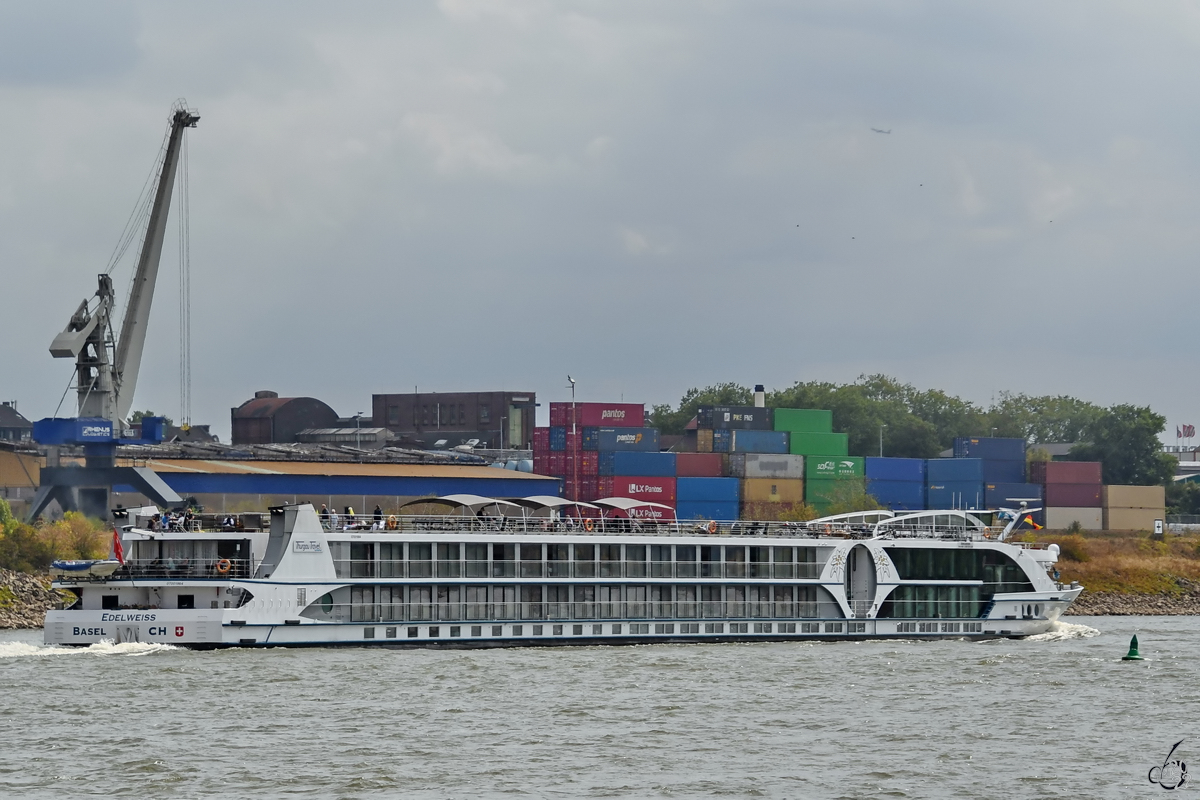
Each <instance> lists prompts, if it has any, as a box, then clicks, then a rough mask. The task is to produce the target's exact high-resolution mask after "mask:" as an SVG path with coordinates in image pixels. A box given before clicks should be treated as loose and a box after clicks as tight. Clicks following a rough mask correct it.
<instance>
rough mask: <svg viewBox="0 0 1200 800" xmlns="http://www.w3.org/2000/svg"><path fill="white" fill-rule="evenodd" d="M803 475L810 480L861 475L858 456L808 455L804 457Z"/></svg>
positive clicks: (860, 460) (831, 479) (830, 479)
mask: <svg viewBox="0 0 1200 800" xmlns="http://www.w3.org/2000/svg"><path fill="white" fill-rule="evenodd" d="M804 475H805V478H806V479H807V480H812V481H837V480H847V479H849V478H861V477H863V459H862V458H861V457H860V456H809V457H807V458H806V459H804Z"/></svg>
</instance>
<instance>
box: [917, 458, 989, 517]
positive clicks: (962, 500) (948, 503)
mask: <svg viewBox="0 0 1200 800" xmlns="http://www.w3.org/2000/svg"><path fill="white" fill-rule="evenodd" d="M947 460H950V459H947ZM955 460H962V459H955ZM930 463H932V462H930ZM925 505H926V507H928V508H929V509H930V510H937V509H950V508H983V507H984V506H983V482H982V481H980V482H978V483H976V482H974V481H961V482H958V483H934V482H932V481H930V483H929V486H928V487H927V488H926V490H925Z"/></svg>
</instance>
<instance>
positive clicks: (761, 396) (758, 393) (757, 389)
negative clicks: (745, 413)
mask: <svg viewBox="0 0 1200 800" xmlns="http://www.w3.org/2000/svg"><path fill="white" fill-rule="evenodd" d="M754 407H755V408H766V407H767V392H766V390H765V389H763V385H762V384H761V383H759V384H755V386H754Z"/></svg>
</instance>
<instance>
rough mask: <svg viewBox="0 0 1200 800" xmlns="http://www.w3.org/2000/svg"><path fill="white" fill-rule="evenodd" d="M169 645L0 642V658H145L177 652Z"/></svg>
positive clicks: (142, 643)
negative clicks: (72, 644) (85, 656)
mask: <svg viewBox="0 0 1200 800" xmlns="http://www.w3.org/2000/svg"><path fill="white" fill-rule="evenodd" d="M178 649H179V648H178V647H174V646H173V645H169V644H153V643H150V642H126V643H124V644H114V643H113V642H111V641H107V640H105V641H102V642H97V643H96V644H92V645H88V646H87V647H63V646H61V645H53V644H30V643H28V642H0V658H28V657H30V656H70V655H78V654H88V655H100V656H145V655H150V654H151V653H161V652H165V651H170V650H178Z"/></svg>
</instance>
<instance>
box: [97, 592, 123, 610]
mask: <svg viewBox="0 0 1200 800" xmlns="http://www.w3.org/2000/svg"><path fill="white" fill-rule="evenodd" d="M120 607H121V596H120V595H117V594H106V595H101V597H100V608H103V609H112V608H120Z"/></svg>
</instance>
